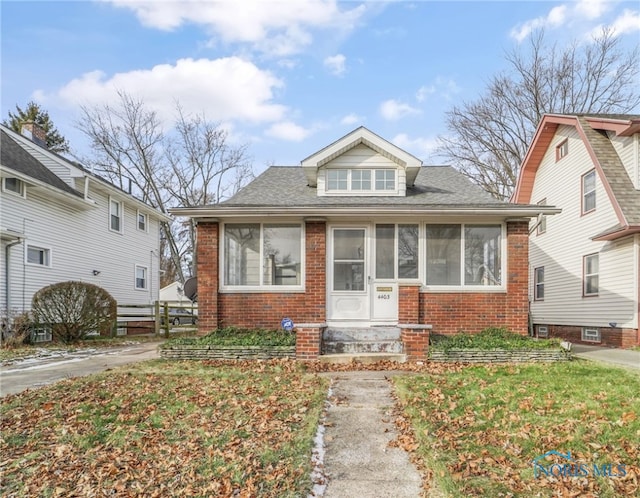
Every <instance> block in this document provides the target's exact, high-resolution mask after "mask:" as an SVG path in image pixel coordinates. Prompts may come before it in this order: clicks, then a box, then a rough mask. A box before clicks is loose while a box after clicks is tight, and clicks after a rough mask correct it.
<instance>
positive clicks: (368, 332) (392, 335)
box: [322, 327, 400, 342]
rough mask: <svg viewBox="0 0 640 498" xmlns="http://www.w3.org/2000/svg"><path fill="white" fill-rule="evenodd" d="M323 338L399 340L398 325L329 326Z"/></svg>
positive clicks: (335, 339)
mask: <svg viewBox="0 0 640 498" xmlns="http://www.w3.org/2000/svg"><path fill="white" fill-rule="evenodd" d="M322 340H323V341H328V342H339V341H399V340H400V329H399V328H398V327H329V328H327V329H326V330H325V331H324V333H323V334H322Z"/></svg>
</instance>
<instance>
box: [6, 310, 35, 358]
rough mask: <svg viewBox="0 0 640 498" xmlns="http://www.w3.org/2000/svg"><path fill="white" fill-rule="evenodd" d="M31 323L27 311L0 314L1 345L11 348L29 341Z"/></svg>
mask: <svg viewBox="0 0 640 498" xmlns="http://www.w3.org/2000/svg"><path fill="white" fill-rule="evenodd" d="M32 324H33V322H32V320H31V317H30V316H29V313H20V314H19V315H16V316H14V317H11V316H10V315H9V314H8V313H7V314H6V315H4V316H2V347H3V348H7V349H11V348H17V347H21V346H23V345H24V344H27V343H29V340H30V338H31V328H32Z"/></svg>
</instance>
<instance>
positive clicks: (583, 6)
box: [575, 0, 611, 19]
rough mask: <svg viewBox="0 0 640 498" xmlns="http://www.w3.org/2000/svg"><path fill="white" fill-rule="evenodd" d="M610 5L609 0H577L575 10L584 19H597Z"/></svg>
mask: <svg viewBox="0 0 640 498" xmlns="http://www.w3.org/2000/svg"><path fill="white" fill-rule="evenodd" d="M610 7H611V0H579V1H578V2H576V5H575V11H576V13H577V14H579V15H580V16H581V17H584V18H586V19H598V18H599V17H601V16H602V15H603V14H604V13H605V12H606V11H607V10H609V8H610Z"/></svg>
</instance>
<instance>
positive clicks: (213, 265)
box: [196, 222, 219, 334]
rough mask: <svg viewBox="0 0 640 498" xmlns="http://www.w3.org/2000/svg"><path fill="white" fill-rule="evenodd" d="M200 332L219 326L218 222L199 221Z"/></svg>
mask: <svg viewBox="0 0 640 498" xmlns="http://www.w3.org/2000/svg"><path fill="white" fill-rule="evenodd" d="M197 229H198V245H197V247H196V254H197V265H198V266H197V270H196V275H197V277H198V332H199V333H203V334H206V333H208V332H210V331H212V330H213V329H215V328H216V327H217V326H218V237H219V236H218V232H219V225H218V223H216V222H199V223H198V228H197Z"/></svg>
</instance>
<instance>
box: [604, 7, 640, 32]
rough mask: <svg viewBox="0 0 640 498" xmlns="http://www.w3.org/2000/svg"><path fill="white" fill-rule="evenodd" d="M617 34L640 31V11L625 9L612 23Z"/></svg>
mask: <svg viewBox="0 0 640 498" xmlns="http://www.w3.org/2000/svg"><path fill="white" fill-rule="evenodd" d="M611 28H612V29H613V32H614V33H615V34H616V35H622V34H625V33H633V32H634V31H640V12H639V11H635V12H634V11H632V10H628V9H625V10H624V12H622V15H621V16H620V17H618V18H617V19H616V20H615V21H613V23H612V24H611Z"/></svg>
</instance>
